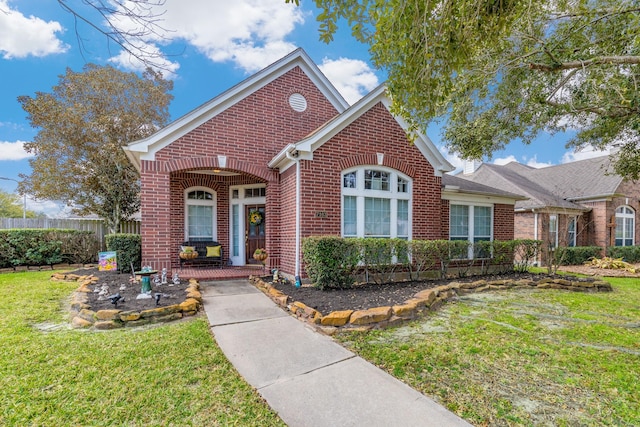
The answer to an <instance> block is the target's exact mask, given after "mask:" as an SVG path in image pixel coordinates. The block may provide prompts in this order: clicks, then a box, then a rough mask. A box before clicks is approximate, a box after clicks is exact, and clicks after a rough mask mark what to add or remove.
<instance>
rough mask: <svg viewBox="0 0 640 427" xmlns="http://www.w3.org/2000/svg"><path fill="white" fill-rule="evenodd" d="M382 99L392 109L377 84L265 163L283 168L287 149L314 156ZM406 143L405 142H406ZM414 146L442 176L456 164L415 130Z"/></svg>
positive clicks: (406, 127) (289, 161) (383, 89)
mask: <svg viewBox="0 0 640 427" xmlns="http://www.w3.org/2000/svg"><path fill="white" fill-rule="evenodd" d="M379 102H381V103H382V104H383V105H384V107H385V108H386V109H387V111H389V113H391V111H390V108H391V99H390V98H389V97H388V96H387V87H386V86H385V85H380V86H378V87H377V88H376V89H374V90H372V91H371V92H369V94H367V95H365V96H364V97H363V98H361V99H360V100H359V101H358V102H356V103H355V104H354V105H352V106H351V107H349V109H347V110H346V111H344V112H343V113H341V114H339V115H338V116H336V117H335V118H334V119H333V120H331V121H330V122H328V123H326V124H325V125H324V126H323V127H322V128H320V129H318V130H317V131H316V132H314V133H313V134H311V135H310V136H308V137H306V138H304V139H302V140H300V141H299V142H297V143H295V144H289V145H288V146H286V147H284V148H283V149H282V150H281V151H280V152H279V153H278V154H277V155H276V156H275V157H273V158H272V159H271V160H270V161H269V163H268V166H269V167H270V168H278V169H279V170H280V172H281V173H282V172H284V171H285V170H287V169H288V168H290V167H291V166H293V165H294V162H295V161H294V160H293V159H291V158H289V157H287V155H286V153H292V152H294V151H297V152H298V156H297V157H296V158H301V159H306V160H313V152H314V151H315V150H317V149H318V148H320V147H321V146H322V145H323V144H324V143H325V142H327V141H329V140H330V139H331V138H333V137H334V136H335V135H337V134H338V133H339V132H341V131H342V130H344V129H345V128H347V127H348V126H349V125H351V124H352V123H353V122H354V121H355V120H357V119H358V118H360V117H361V116H362V115H363V114H365V113H366V112H367V111H369V110H370V109H371V108H373V106H375V105H376V104H377V103H379ZM392 116H393V118H394V119H395V120H396V122H397V123H398V124H399V125H400V127H402V129H404V130H405V132H408V131H409V125H408V124H407V122H406V121H405V120H404V119H402V117H400V116H396V115H392ZM407 143H408V142H407ZM414 146H415V147H416V148H418V150H419V151H420V153H422V155H423V156H424V157H425V159H426V160H427V161H428V162H429V163H430V164H431V166H433V169H434V175H435V176H442V174H443V173H445V172H451V171H453V170H454V169H455V168H454V167H453V165H451V163H449V162H448V161H447V159H445V157H444V156H443V155H442V153H440V151H438V149H437V148H436V146H435V145H434V144H433V142H432V141H431V140H430V139H429V137H428V136H426V135H423V134H421V133H416V134H415V141H414Z"/></svg>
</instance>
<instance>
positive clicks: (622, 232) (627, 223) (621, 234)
mask: <svg viewBox="0 0 640 427" xmlns="http://www.w3.org/2000/svg"><path fill="white" fill-rule="evenodd" d="M635 219H636V215H635V211H634V210H633V209H631V208H630V207H629V206H620V207H619V208H618V209H616V242H615V243H616V244H615V245H616V246H633V244H634V240H635V239H634V237H635Z"/></svg>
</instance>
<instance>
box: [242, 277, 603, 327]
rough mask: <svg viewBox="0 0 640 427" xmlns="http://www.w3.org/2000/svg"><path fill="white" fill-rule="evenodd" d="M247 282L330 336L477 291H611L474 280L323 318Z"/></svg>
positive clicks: (587, 285)
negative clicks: (388, 303) (403, 300)
mask: <svg viewBox="0 0 640 427" xmlns="http://www.w3.org/2000/svg"><path fill="white" fill-rule="evenodd" d="M250 280H251V281H252V282H253V283H254V284H255V285H256V287H257V288H258V289H260V290H262V291H263V292H264V293H265V294H266V295H267V296H269V297H270V298H271V299H272V300H273V301H274V302H275V303H276V304H278V305H279V306H280V307H282V308H284V309H286V310H288V311H289V312H290V313H291V314H292V315H294V316H296V317H297V318H299V319H300V320H303V321H305V322H307V323H309V324H311V325H313V326H314V327H315V328H316V329H317V330H319V331H320V332H323V333H325V334H327V335H332V334H334V333H336V332H338V331H339V330H349V331H363V330H365V331H366V330H370V329H374V328H376V329H381V328H384V327H387V326H392V325H397V324H399V323H402V322H404V321H407V320H411V319H414V318H416V317H417V316H418V315H419V314H420V313H422V312H423V311H427V310H437V309H438V308H440V307H441V306H442V305H443V304H444V303H446V302H448V301H450V300H452V299H454V298H456V297H458V296H459V295H466V294H471V293H477V292H484V291H491V290H501V289H511V288H538V289H565V290H569V291H574V292H611V291H612V290H613V289H612V288H611V284H609V283H608V282H605V281H604V280H601V279H591V280H566V279H551V278H544V279H541V280H538V281H534V280H530V279H520V280H495V281H487V280H477V281H475V282H469V283H461V282H455V281H454V282H451V283H449V284H448V285H443V286H437V287H435V288H429V289H425V290H423V291H420V292H418V293H416V294H415V295H414V296H413V298H410V299H408V300H407V301H405V302H403V303H402V304H399V305H394V306H386V307H374V308H369V309H366V310H343V311H333V312H331V313H328V314H327V315H324V316H323V315H322V313H320V312H319V311H317V310H315V309H313V308H311V307H309V306H307V305H305V304H303V303H301V302H299V301H293V302H290V299H291V298H290V297H289V296H288V295H286V294H284V293H283V292H281V291H279V290H278V289H276V288H274V287H273V286H271V285H270V284H268V283H266V282H264V281H263V280H262V279H261V278H259V277H254V276H252V277H251V278H250Z"/></svg>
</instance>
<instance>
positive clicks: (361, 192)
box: [340, 165, 413, 240]
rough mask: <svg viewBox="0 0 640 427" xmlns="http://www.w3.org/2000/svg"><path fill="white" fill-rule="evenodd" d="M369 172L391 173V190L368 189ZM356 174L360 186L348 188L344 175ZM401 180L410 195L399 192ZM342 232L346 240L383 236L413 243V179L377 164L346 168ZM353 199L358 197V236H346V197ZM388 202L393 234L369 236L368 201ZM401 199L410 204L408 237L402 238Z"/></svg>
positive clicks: (342, 176) (342, 191)
mask: <svg viewBox="0 0 640 427" xmlns="http://www.w3.org/2000/svg"><path fill="white" fill-rule="evenodd" d="M365 170H374V171H380V172H386V173H388V174H389V190H369V189H365V184H364V180H365ZM352 172H355V174H356V185H355V187H353V188H347V187H345V186H344V182H345V179H344V176H345V175H346V174H349V173H352ZM398 179H402V180H404V181H405V182H406V185H405V186H403V188H406V192H399V191H398ZM340 188H341V197H340V203H341V206H340V215H341V220H340V229H341V235H342V236H343V237H382V238H401V239H407V240H411V234H412V197H411V195H412V188H413V180H412V179H411V178H410V177H408V176H407V175H404V174H403V173H401V172H399V171H397V170H395V169H392V168H389V167H386V166H377V165H361V166H357V167H353V168H349V169H345V170H343V171H342V172H341V174H340ZM347 196H352V197H355V198H356V233H355V234H349V235H346V234H345V227H344V222H345V211H344V209H345V203H344V200H345V197H347ZM368 198H372V199H387V200H389V201H390V206H389V221H390V224H389V225H390V227H389V228H390V230H389V235H388V236H386V235H367V234H365V199H368ZM398 200H406V201H407V202H408V210H409V212H408V218H407V222H408V224H407V235H402V236H399V235H398Z"/></svg>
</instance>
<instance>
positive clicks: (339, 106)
mask: <svg viewBox="0 0 640 427" xmlns="http://www.w3.org/2000/svg"><path fill="white" fill-rule="evenodd" d="M295 67H300V68H301V69H302V71H303V72H304V73H305V74H306V75H307V76H308V77H309V79H310V80H311V81H312V82H313V83H314V84H315V85H316V87H317V88H318V90H320V92H322V94H323V95H324V96H325V97H326V98H327V100H328V101H329V102H330V103H331V105H333V106H334V107H335V109H336V110H337V111H338V113H341V112H343V111H345V110H346V109H347V108H348V107H349V104H348V103H347V101H345V99H344V98H343V97H342V95H340V93H339V92H338V90H337V89H336V88H335V87H334V86H333V85H332V84H331V82H329V80H328V79H327V78H326V76H325V75H324V74H323V73H322V72H321V71H320V69H319V68H318V66H317V65H316V64H315V63H314V62H313V61H312V60H311V58H310V57H309V55H307V53H306V52H305V51H304V50H303V49H301V48H298V49H296V50H294V51H293V52H291V53H290V54H288V55H287V56H285V57H283V58H282V59H280V60H278V61H276V62H274V63H273V64H271V65H269V66H268V67H266V68H264V69H262V70H261V71H258V72H257V73H256V74H253V75H252V76H251V77H249V78H247V79H245V80H244V81H242V82H240V83H238V84H237V85H235V86H233V87H232V88H231V89H229V90H227V91H225V92H223V93H222V94H220V95H218V96H216V97H215V98H213V99H212V100H210V101H209V102H206V103H205V104H203V105H201V106H200V107H198V108H196V109H195V110H193V111H191V112H189V113H187V114H185V115H184V116H182V117H180V118H179V119H177V120H175V121H174V122H172V123H170V124H169V125H167V126H165V127H163V128H162V129H160V130H158V131H157V132H155V133H154V134H153V135H150V136H149V137H147V138H144V139H141V140H138V141H134V142H131V143H130V144H128V145H126V146H124V147H123V149H124V150H125V152H126V154H127V156H128V157H129V159H130V160H131V161H132V162H133V164H134V165H135V166H136V168H138V170H140V161H141V160H154V158H155V153H156V152H157V151H159V150H161V149H162V148H164V147H166V146H167V145H169V144H171V143H172V142H173V141H175V140H176V139H178V138H180V137H181V136H183V135H185V134H187V133H189V132H190V131H192V130H193V129H195V128H197V127H198V126H200V125H202V124H203V123H205V122H207V121H208V120H210V119H212V118H213V117H215V116H216V115H218V114H220V113H221V112H223V111H225V110H226V109H228V108H229V107H231V106H233V105H234V104H236V103H238V102H239V101H241V100H242V99H244V98H246V97H247V96H249V95H251V94H252V93H254V92H255V91H257V90H258V89H260V88H262V87H264V86H266V85H268V84H269V83H271V82H272V81H274V80H276V79H277V78H279V77H281V76H283V75H284V74H286V73H287V72H289V71H291V70H292V69H294V68H295Z"/></svg>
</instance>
